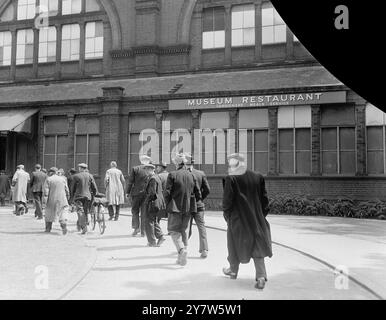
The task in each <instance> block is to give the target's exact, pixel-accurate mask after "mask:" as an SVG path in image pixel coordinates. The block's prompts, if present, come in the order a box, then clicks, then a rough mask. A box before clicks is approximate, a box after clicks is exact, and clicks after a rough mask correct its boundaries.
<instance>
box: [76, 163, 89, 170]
mask: <svg viewBox="0 0 386 320" xmlns="http://www.w3.org/2000/svg"><path fill="white" fill-rule="evenodd" d="M78 167H79V168H84V169H87V164H85V163H79V164H78Z"/></svg>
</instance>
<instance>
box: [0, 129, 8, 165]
mask: <svg viewBox="0 0 386 320" xmlns="http://www.w3.org/2000/svg"><path fill="white" fill-rule="evenodd" d="M6 159H7V137H2V136H0V170H5V169H6V162H7V160H6Z"/></svg>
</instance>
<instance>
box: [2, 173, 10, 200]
mask: <svg viewBox="0 0 386 320" xmlns="http://www.w3.org/2000/svg"><path fill="white" fill-rule="evenodd" d="M9 190H10V184H9V179H8V176H7V175H6V174H4V175H0V195H1V194H3V195H8V192H9Z"/></svg>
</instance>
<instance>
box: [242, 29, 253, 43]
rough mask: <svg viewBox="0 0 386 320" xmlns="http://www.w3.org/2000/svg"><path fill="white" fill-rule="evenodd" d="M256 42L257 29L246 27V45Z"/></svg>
mask: <svg viewBox="0 0 386 320" xmlns="http://www.w3.org/2000/svg"><path fill="white" fill-rule="evenodd" d="M254 44H255V29H254V28H249V29H244V45H246V46H251V45H254Z"/></svg>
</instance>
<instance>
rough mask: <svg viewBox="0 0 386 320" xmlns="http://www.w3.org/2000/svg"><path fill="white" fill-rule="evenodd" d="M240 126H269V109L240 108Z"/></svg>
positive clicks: (241, 127) (244, 127) (246, 127)
mask: <svg viewBox="0 0 386 320" xmlns="http://www.w3.org/2000/svg"><path fill="white" fill-rule="evenodd" d="M239 128H240V129H248V128H268V109H246V110H240V111H239Z"/></svg>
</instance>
